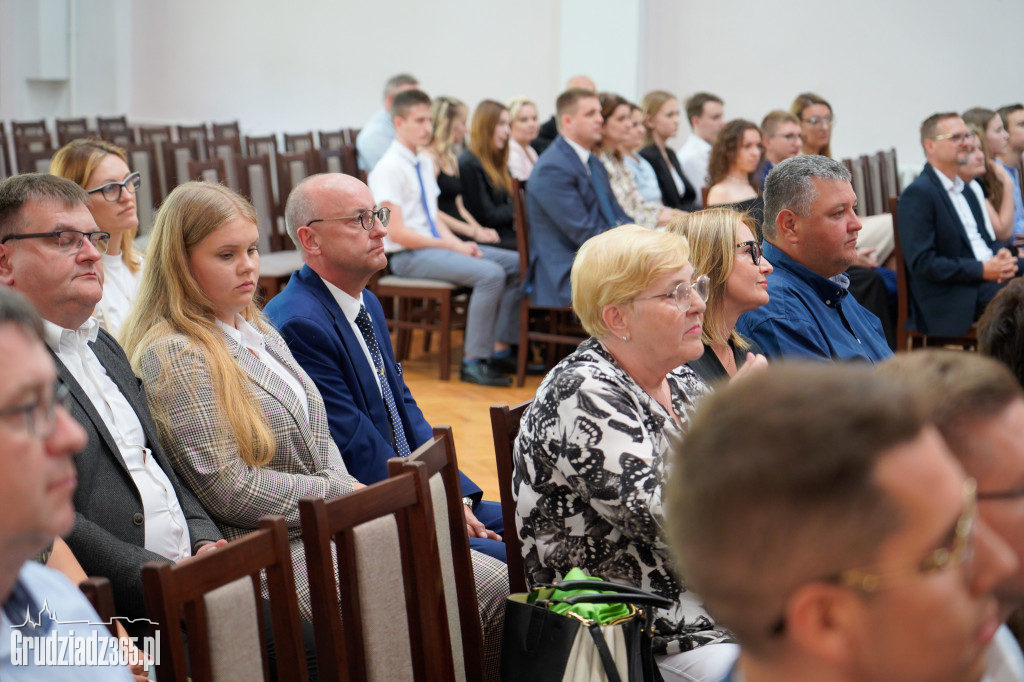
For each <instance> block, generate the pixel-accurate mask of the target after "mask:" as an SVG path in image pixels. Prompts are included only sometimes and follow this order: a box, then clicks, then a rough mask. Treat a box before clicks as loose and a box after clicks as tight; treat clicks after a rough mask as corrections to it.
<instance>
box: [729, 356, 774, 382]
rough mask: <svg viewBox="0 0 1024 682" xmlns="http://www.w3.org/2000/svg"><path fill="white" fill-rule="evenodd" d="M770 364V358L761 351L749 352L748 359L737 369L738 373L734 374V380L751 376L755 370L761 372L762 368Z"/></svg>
mask: <svg viewBox="0 0 1024 682" xmlns="http://www.w3.org/2000/svg"><path fill="white" fill-rule="evenodd" d="M767 366H768V359H767V358H766V357H765V356H763V355H761V354H760V353H758V354H756V355H755V354H754V353H747V360H746V362H744V363H743V366H742V367H740V368H739V369H738V370H736V374H734V375H733V376H732V381H736V380H737V379H739V378H741V377H745V376H750V375H751V374H754V373H755V372H760V371H761V370H762V369H764V368H765V367H767Z"/></svg>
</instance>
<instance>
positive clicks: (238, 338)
mask: <svg viewBox="0 0 1024 682" xmlns="http://www.w3.org/2000/svg"><path fill="white" fill-rule="evenodd" d="M217 326H218V327H220V329H221V331H223V332H224V333H225V334H226V335H227V336H229V337H231V338H232V339H234V340H235V342H236V343H237V344H238V345H240V346H241V347H242V348H245V349H246V350H248V351H249V352H250V353H252V354H253V355H255V356H256V357H257V358H259V359H260V362H262V363H263V364H264V365H266V366H267V368H268V369H269V370H270V371H271V372H273V373H274V374H276V375H277V376H279V377H281V381H283V382H284V384H285V386H287V387H288V388H290V389H291V391H292V393H294V394H295V397H296V398H298V399H299V404H300V405H302V411H303V412H304V413H305V415H306V421H307V422H309V398H308V397H307V396H306V389H305V388H303V386H302V382H301V381H299V378H298V377H297V376H295V375H294V374H293V373H292V371H291V370H290V369H288V368H287V367H286V366H285V365H283V364H282V363H281V361H279V360H278V359H277V358H275V357H274V356H273V355H271V354H270V353H269V352H267V340H266V338H265V337H264V336H263V334H261V333H260V331H259V330H258V329H256V327H254V326H252V325H251V324H249V323H248V322H247V321H246V319H245V318H244V317H242V316H241V315H235V326H234V327H229V326H228V325H226V324H224V323H223V322H221V321H220V320H217Z"/></svg>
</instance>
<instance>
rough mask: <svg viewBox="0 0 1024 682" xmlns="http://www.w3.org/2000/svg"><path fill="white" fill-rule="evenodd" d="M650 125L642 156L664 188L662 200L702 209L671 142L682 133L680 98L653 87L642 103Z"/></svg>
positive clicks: (680, 205)
mask: <svg viewBox="0 0 1024 682" xmlns="http://www.w3.org/2000/svg"><path fill="white" fill-rule="evenodd" d="M640 109H641V111H642V112H643V115H644V127H646V128H647V137H646V139H645V144H646V146H645V147H644V148H643V149H641V150H640V156H642V157H644V158H645V159H647V161H648V162H649V163H650V164H651V166H653V167H654V173H655V175H657V177H658V185H659V186H660V187H661V203H663V204H664V205H665V206H668V207H669V208H678V209H680V210H683V211H693V210H695V209H697V208H699V206H700V204H699V202H698V201H697V199H698V197H697V190H696V189H694V185H693V183H692V182H690V181H689V179H687V177H686V176H685V175H684V174H683V167H682V166H681V165H680V164H679V158H678V157H677V156H676V153H675V151H674V150H673V149H672V148H671V147H669V146H668V141H669V140H670V139H672V138H673V137H675V136H676V134H677V133H678V132H679V100H678V99H677V98H676V96H675V95H673V94H672V93H670V92H666V91H664V90H654V91H652V92H649V93H647V94H646V95H644V99H643V101H642V102H640Z"/></svg>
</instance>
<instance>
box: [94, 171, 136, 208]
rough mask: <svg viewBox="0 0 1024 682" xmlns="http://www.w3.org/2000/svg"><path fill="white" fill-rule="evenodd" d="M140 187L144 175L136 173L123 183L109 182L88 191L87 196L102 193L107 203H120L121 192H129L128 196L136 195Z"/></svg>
mask: <svg viewBox="0 0 1024 682" xmlns="http://www.w3.org/2000/svg"><path fill="white" fill-rule="evenodd" d="M140 185H142V175H141V174H140V173H137V172H136V173H132V174H131V175H129V176H128V177H127V178H125V179H124V181H123V182H108V183H107V184H105V185H103V186H101V187H97V188H96V189H90V190H86V194H95V193H96V192H102V193H103V198H104V199H106V200H107V201H120V200H121V190H127V192H128V194H135V190H137V189H138V188H139V186H140Z"/></svg>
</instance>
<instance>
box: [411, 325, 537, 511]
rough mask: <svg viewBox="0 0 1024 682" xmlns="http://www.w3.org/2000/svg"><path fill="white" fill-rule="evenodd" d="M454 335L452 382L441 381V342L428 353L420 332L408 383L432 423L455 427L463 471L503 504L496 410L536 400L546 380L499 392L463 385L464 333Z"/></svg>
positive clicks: (528, 380) (529, 381)
mask: <svg viewBox="0 0 1024 682" xmlns="http://www.w3.org/2000/svg"><path fill="white" fill-rule="evenodd" d="M453 336H454V337H455V338H453V339H452V345H453V346H454V348H453V349H452V374H451V378H450V379H449V380H448V381H441V380H440V379H438V350H437V340H436V339H435V340H434V343H433V347H432V348H431V350H430V352H429V353H426V352H424V351H423V336H422V332H418V331H417V332H414V336H413V343H412V351H411V355H412V356H411V357H410V358H409V359H408V360H406V361H405V362H403V363H402V368H403V371H404V376H405V381H406V383H407V384H408V385H409V390H411V391H412V395H413V398H415V399H416V403H417V404H418V405H419V406H420V409H421V410H423V414H424V416H425V417H426V418H427V421H428V422H430V423H431V424H434V425H442V424H448V425H450V426H451V427H452V432H453V433H454V435H455V452H456V454H457V455H458V457H459V468H460V469H462V471H463V473H465V474H466V475H467V476H469V477H470V478H471V479H473V481H474V482H475V483H476V484H477V485H479V486H480V487H481V488H483V490H484V497H485V498H486V499H488V500H494V501H495V502H497V501H499V497H498V474H497V471H496V469H495V463H494V439H493V437H492V436H491V416H490V407H491V405H500V404H505V405H514V404H516V403H520V402H522V401H524V400H530V399H531V398H533V396H534V394H535V393H536V392H537V386H539V385H540V380H541V377H539V376H533V377H531V376H528V377H526V385H525V386H523V387H522V388H516V387H515V386H514V385H513V386H512V387H510V388H493V387H490V386H478V385H476V384H468V383H465V382H463V381H459V358H461V357H462V338H461V334H460V333H459V332H456V333H455V334H454V335H453Z"/></svg>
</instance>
